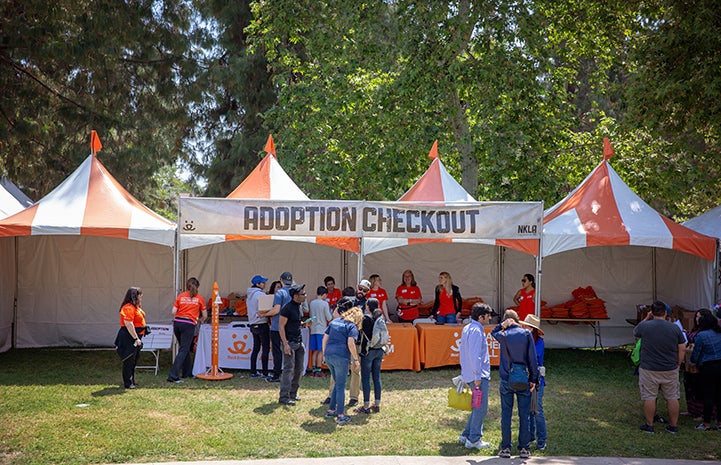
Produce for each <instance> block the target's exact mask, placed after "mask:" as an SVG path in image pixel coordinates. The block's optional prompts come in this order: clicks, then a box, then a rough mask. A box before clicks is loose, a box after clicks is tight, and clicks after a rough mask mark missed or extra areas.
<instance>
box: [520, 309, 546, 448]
mask: <svg viewBox="0 0 721 465" xmlns="http://www.w3.org/2000/svg"><path fill="white" fill-rule="evenodd" d="M521 326H524V327H525V328H526V329H528V330H529V331H531V334H532V335H533V342H534V343H535V346H536V359H537V360H538V374H539V377H538V384H537V385H536V391H535V392H536V394H535V395H536V396H538V401H537V403H536V408H535V411H534V409H533V408H531V421H530V423H529V425H528V426H529V428H530V430H531V442H533V441H536V450H544V449H545V448H546V438H547V433H546V415H545V414H544V413H543V391H544V390H545V387H546V367H545V366H544V365H543V350H544V348H545V344H544V342H543V330H542V329H541V319H540V318H538V317H537V316H536V315H526V318H525V319H524V320H523V321H522V322H521ZM531 406H532V407H533V401H531Z"/></svg>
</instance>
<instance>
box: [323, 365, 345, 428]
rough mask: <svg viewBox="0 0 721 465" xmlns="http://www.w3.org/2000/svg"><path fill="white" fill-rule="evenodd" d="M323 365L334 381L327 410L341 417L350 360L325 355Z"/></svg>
mask: <svg viewBox="0 0 721 465" xmlns="http://www.w3.org/2000/svg"><path fill="white" fill-rule="evenodd" d="M325 364H326V365H328V368H329V369H330V374H331V376H332V377H333V380H334V381H335V386H333V392H332V393H331V395H330V405H329V406H328V410H335V413H336V415H343V412H344V408H345V382H346V379H347V378H348V366H349V365H350V360H349V359H347V358H345V357H343V356H340V355H326V356H325Z"/></svg>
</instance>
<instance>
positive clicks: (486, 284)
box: [363, 141, 542, 307]
mask: <svg viewBox="0 0 721 465" xmlns="http://www.w3.org/2000/svg"><path fill="white" fill-rule="evenodd" d="M428 157H429V158H430V159H431V160H432V161H431V164H430V166H429V167H428V169H427V170H426V171H425V173H423V175H422V176H421V177H420V178H419V179H418V181H416V183H415V184H414V185H413V186H412V187H411V188H410V189H409V190H408V191H406V193H404V194H403V195H402V196H401V197H400V198H399V199H398V202H399V203H405V202H411V203H417V204H424V203H427V204H429V205H432V204H442V205H462V204H468V205H473V204H475V205H478V204H479V202H477V201H476V199H475V198H474V197H473V196H472V195H471V194H469V193H468V192H467V191H466V190H465V189H464V188H463V186H461V185H460V184H459V183H458V181H456V179H455V178H454V177H453V176H452V175H451V174H450V173H449V172H448V170H447V169H446V167H445V166H444V165H443V162H442V161H441V159H440V156H439V155H438V141H435V142H434V143H433V146H432V147H431V150H430V152H429V154H428ZM491 203H494V204H497V205H504V204H505V205H507V206H508V208H509V209H512V208H514V205H513V204H514V202H491ZM540 208H542V207H539V209H540ZM494 221H498V222H502V221H504V218H503V217H497V218H494ZM538 221H539V222H540V217H539V218H538ZM501 247H508V248H512V249H515V250H518V251H520V252H523V253H522V254H520V255H524V256H525V255H527V254H530V255H531V256H534V255H537V253H538V250H539V241H538V239H504V238H474V239H451V238H442V239H424V238H390V237H389V238H364V239H363V258H364V269H365V270H366V272H365V274H372V273H374V272H379V270H383V274H384V277H385V283H386V286H388V287H386V291H387V292H388V293H389V295H390V297H393V293H394V292H395V288H396V286H398V285H399V284H400V281H401V278H400V277H401V275H402V273H403V270H405V269H407V268H411V269H413V268H416V269H415V270H413V271H414V274H415V277H416V280H417V282H418V283H419V286H420V287H421V292H422V294H423V300H424V301H428V300H432V299H433V289H434V288H435V285H436V284H438V273H440V272H441V271H448V272H449V273H450V274H451V276H452V277H453V282H454V284H456V285H459V287H460V288H461V292H462V294H463V295H465V296H468V297H471V296H479V297H482V298H483V299H484V300H485V301H486V302H488V303H490V304H491V305H493V306H494V307H497V306H498V305H501V304H502V297H501V294H502V285H501V284H500V276H502V275H503V274H504V272H503V271H499V270H500V269H501V267H499V263H501V261H502V260H501V256H500V250H501V249H500V248H501ZM419 266H422V267H423V269H421V268H418V267H419ZM534 268H535V265H534V266H533V268H532V269H531V270H530V271H533V269H534ZM524 272H529V271H524ZM389 283H390V284H389ZM514 292H515V291H514ZM511 296H512V294H511Z"/></svg>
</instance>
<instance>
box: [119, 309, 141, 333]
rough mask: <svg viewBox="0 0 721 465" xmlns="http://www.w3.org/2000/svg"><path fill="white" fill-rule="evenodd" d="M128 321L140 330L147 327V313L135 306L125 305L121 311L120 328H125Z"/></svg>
mask: <svg viewBox="0 0 721 465" xmlns="http://www.w3.org/2000/svg"><path fill="white" fill-rule="evenodd" d="M126 321H132V322H133V326H134V327H136V328H140V327H142V326H145V312H144V311H143V309H142V308H140V307H136V306H135V305H133V304H125V305H123V308H121V309H120V327H121V328H122V327H125V322H126Z"/></svg>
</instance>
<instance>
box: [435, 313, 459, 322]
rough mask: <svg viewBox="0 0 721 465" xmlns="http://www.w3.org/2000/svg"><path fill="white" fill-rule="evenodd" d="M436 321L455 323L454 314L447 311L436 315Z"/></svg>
mask: <svg viewBox="0 0 721 465" xmlns="http://www.w3.org/2000/svg"><path fill="white" fill-rule="evenodd" d="M436 322H438V323H455V322H456V314H455V313H449V314H448V315H436Z"/></svg>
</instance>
